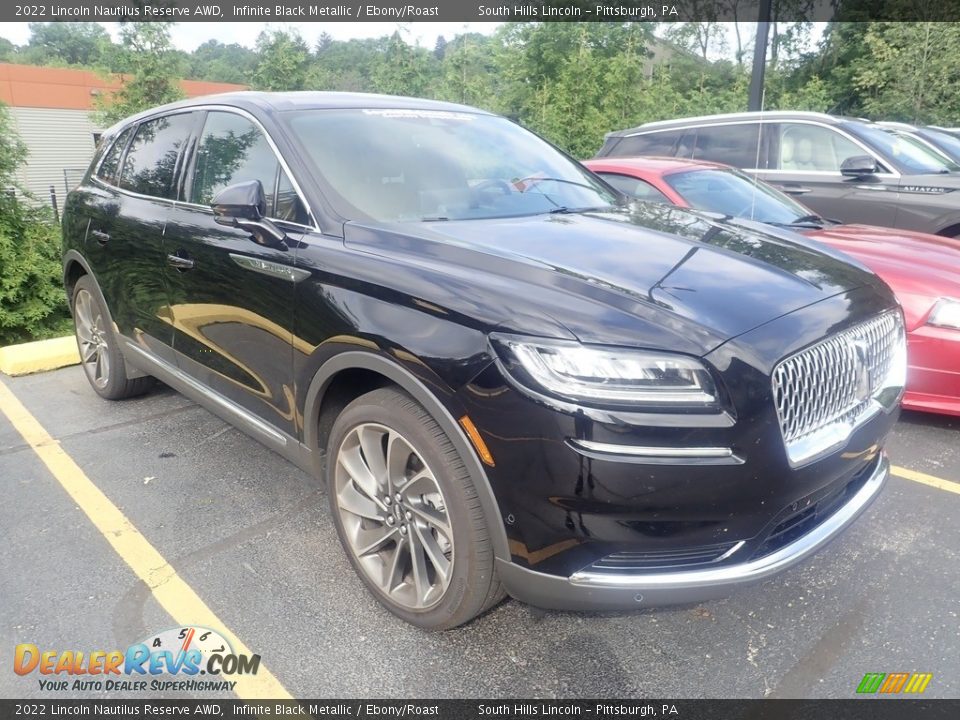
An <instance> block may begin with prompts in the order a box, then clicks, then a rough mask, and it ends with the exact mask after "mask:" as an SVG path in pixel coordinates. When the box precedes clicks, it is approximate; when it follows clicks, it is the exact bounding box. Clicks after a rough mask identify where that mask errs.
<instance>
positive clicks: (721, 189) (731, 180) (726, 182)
mask: <svg viewBox="0 0 960 720" xmlns="http://www.w3.org/2000/svg"><path fill="white" fill-rule="evenodd" d="M664 179H665V180H666V181H667V183H668V184H669V185H670V187H672V188H673V189H674V190H676V191H677V192H678V193H679V194H680V197H682V198H683V199H684V200H686V201H687V202H688V203H690V205H691V206H692V207H694V208H696V209H697V210H709V211H711V212H718V213H722V214H724V215H730V216H731V217H740V218H748V219H750V220H757V221H759V222H765V223H776V224H782V225H789V224H791V223H794V222H796V221H797V220H799V219H800V218H802V217H804V216H809V215H810V211H809V210H807V209H806V208H805V207H803V205H800V204H799V203H796V202H794V201H793V200H791V199H790V198H788V197H787V196H786V195H784V194H783V193H781V192H779V191H777V190H774V189H773V188H772V187H770V186H769V185H766V184H765V183H762V182H758V181H755V180H751V179H750V178H748V177H747V176H746V175H741V174H740V173H738V172H735V171H733V170H688V171H684V172H678V173H671V174H670V175H667V176H666V177H665V178H664Z"/></svg>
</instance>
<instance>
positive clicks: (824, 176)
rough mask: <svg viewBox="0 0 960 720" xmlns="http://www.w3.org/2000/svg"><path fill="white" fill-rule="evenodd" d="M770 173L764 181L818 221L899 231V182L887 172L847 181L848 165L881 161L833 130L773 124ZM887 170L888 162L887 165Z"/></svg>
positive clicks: (764, 175) (765, 172) (762, 173)
mask: <svg viewBox="0 0 960 720" xmlns="http://www.w3.org/2000/svg"><path fill="white" fill-rule="evenodd" d="M768 128H769V132H770V136H771V153H770V168H769V169H766V170H760V171H759V172H758V174H759V176H760V177H761V178H762V179H763V180H766V181H767V182H769V183H770V184H771V185H773V186H774V187H776V188H778V189H780V190H782V191H783V192H785V193H787V194H788V195H791V196H793V197H794V198H795V199H797V200H798V201H800V202H801V203H803V204H804V205H806V206H807V207H809V208H810V209H811V210H813V211H814V212H815V213H817V214H818V215H822V216H823V217H826V218H831V219H835V220H840V221H842V222H845V223H866V224H869V225H886V226H889V227H893V226H894V224H895V222H896V212H897V210H896V208H897V202H898V200H899V192H898V186H899V176H898V175H897V174H896V173H891V172H890V171H889V169H888V168H885V167H883V168H882V169H883V170H884V172H881V173H878V174H876V175H874V176H871V177H863V178H854V177H845V176H844V175H843V174H842V173H841V172H840V165H841V163H843V161H844V160H846V159H847V158H850V157H855V156H858V155H870V156H874V157H875V155H874V154H873V153H872V152H870V151H869V150H868V149H867V148H866V147H864V146H863V145H861V144H860V143H858V142H856V141H855V140H853V139H852V138H850V137H849V136H847V135H846V134H844V133H841V132H840V131H839V130H837V129H836V128H833V127H829V126H825V125H819V124H815V123H806V122H780V123H770V124H769V126H768ZM881 166H882V162H881Z"/></svg>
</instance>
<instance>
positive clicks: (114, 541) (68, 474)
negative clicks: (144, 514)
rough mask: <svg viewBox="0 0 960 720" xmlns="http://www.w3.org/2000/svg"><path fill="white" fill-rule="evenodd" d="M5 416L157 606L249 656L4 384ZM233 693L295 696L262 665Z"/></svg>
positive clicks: (240, 679)
mask: <svg viewBox="0 0 960 720" xmlns="http://www.w3.org/2000/svg"><path fill="white" fill-rule="evenodd" d="M0 411H2V412H3V414H4V415H6V416H7V419H8V420H9V421H10V423H11V424H12V425H13V427H14V428H16V430H17V431H18V432H19V433H20V434H21V435H22V436H23V439H24V440H25V441H26V442H27V444H28V445H30V447H32V448H33V451H34V452H35V453H36V454H37V456H38V457H39V458H40V459H41V460H42V461H43V463H44V464H45V465H46V466H47V469H48V470H50V472H51V473H52V474H53V476H54V477H55V478H56V479H57V481H58V482H59V483H60V485H61V486H62V487H63V489H64V490H66V491H67V493H68V494H69V495H70V497H72V498H73V500H74V502H75V503H77V505H79V506H80V509H81V510H83V512H84V513H85V514H86V516H87V517H88V518H90V521H91V522H92V523H93V524H94V525H95V526H96V528H97V530H99V531H100V533H101V534H102V535H103V537H104V538H106V540H107V542H109V543H110V545H112V546H113V549H114V550H115V551H116V553H117V554H118V555H119V556H120V557H121V558H122V559H123V561H124V562H125V563H127V565H129V566H130V569H131V570H133V572H134V573H135V574H136V575H137V577H139V578H140V579H141V580H143V582H145V583H146V584H147V586H148V587H149V588H150V591H151V592H152V593H153V596H154V598H156V600H157V602H159V603H160V605H161V606H162V607H163V609H164V610H166V611H167V612H168V613H169V614H170V615H171V616H172V617H173V619H174V621H175V622H177V623H178V624H180V625H202V626H206V627H212V628H217V629H219V630H220V631H221V633H222V634H223V636H224V637H225V638H226V639H227V640H229V641H230V644H231V645H232V646H233V650H234V652H236V653H238V654H244V655H250V654H253V653H252V652H251V650H250V649H249V648H248V647H247V646H246V645H245V644H244V643H243V642H242V641H241V640H240V638H238V637H237V636H236V635H234V634H233V632H231V631H230V629H229V628H227V626H226V625H225V624H224V623H223V621H222V620H220V619H219V618H218V617H217V616H216V615H215V614H214V612H213V610H211V609H210V608H209V607H208V606H207V604H206V603H205V602H204V601H203V600H201V599H200V596H199V595H197V593H196V592H194V590H193V588H191V587H190V586H189V585H188V584H187V583H186V582H184V580H183V578H181V577H180V576H179V575H178V574H177V571H176V570H174V569H173V567H172V566H171V565H170V563H169V562H167V561H166V559H164V557H163V556H162V555H161V554H160V553H159V552H158V551H157V549H156V548H155V547H153V545H151V544H150V542H149V541H148V540H147V539H146V538H145V537H144V536H143V535H141V534H140V531H139V530H137V528H136V527H135V526H134V525H133V523H131V522H130V520H128V519H127V517H126V516H125V515H124V514H123V512H122V511H121V510H120V508H118V507H117V506H116V505H114V504H113V503H112V502H110V499H109V498H107V496H106V495H104V494H103V492H102V491H101V490H100V488H98V487H97V486H96V485H94V484H93V482H92V481H91V480H90V478H88V477H87V476H86V474H85V473H84V472H83V470H81V469H80V466H79V465H77V464H76V463H75V462H74V461H73V458H71V457H70V456H69V455H68V454H67V453H66V452H65V451H64V450H63V448H61V447H60V443H59V441H57V440H56V439H54V438H53V437H51V436H50V434H49V433H48V432H47V431H46V430H45V429H44V428H43V426H42V425H41V424H40V423H39V422H37V420H36V418H34V417H33V415H31V414H30V412H29V411H28V410H27V409H26V408H25V407H24V406H23V403H21V402H20V400H18V399H17V397H16V395H14V394H13V392H12V391H11V390H10V389H9V388H8V387H7V386H6V385H5V384H4V383H3V382H0ZM231 679H235V680H236V682H237V684H236V687H235V689H234V691H235V692H236V694H237V695H239V696H240V697H241V698H243V699H244V700H255V699H288V698H290V697H291V695H290V693H288V692H287V690H286V688H284V687H283V685H281V684H280V681H279V680H277V679H276V678H275V677H274V676H273V674H272V673H271V672H270V671H269V670H267V668H266V667H265V666H264V665H263V663H261V664H260V668H259V670H258V671H257V674H256V675H235V676H234V677H233V678H231Z"/></svg>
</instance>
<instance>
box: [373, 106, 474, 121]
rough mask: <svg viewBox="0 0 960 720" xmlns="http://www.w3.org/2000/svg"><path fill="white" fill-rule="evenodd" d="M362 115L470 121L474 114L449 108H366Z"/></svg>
mask: <svg viewBox="0 0 960 720" xmlns="http://www.w3.org/2000/svg"><path fill="white" fill-rule="evenodd" d="M363 113H364V115H379V116H380V117H388V118H416V119H420V120H461V121H472V120H473V119H474V117H475V116H474V115H471V114H469V113H456V112H450V111H449V110H400V109H396V110H372V109H366V110H364V111H363Z"/></svg>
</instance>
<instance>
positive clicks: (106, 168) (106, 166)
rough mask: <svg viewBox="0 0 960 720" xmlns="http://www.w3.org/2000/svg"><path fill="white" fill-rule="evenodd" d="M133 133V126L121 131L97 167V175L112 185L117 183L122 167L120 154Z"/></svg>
mask: <svg viewBox="0 0 960 720" xmlns="http://www.w3.org/2000/svg"><path fill="white" fill-rule="evenodd" d="M132 134H133V128H127V129H126V130H124V131H123V132H122V133H120V134H119V135H118V136H117V138H116V139H115V140H114V141H113V145H111V146H110V147H109V148H108V149H107V151H106V153H104V155H103V161H102V162H101V163H100V167H99V168H97V177H98V178H100V179H101V180H103V181H104V182H107V183H110V184H111V185H113V184H115V183H116V179H117V169H118V168H119V167H120V156H121V155H123V149H124V148H125V147H126V146H127V141H129V140H130V136H131V135H132Z"/></svg>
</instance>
